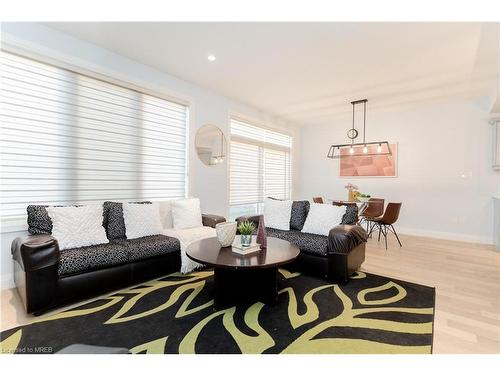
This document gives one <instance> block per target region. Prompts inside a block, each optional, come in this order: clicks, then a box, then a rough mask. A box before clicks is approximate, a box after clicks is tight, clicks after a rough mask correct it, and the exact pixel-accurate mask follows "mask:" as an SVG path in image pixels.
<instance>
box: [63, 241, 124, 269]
mask: <svg viewBox="0 0 500 375" xmlns="http://www.w3.org/2000/svg"><path fill="white" fill-rule="evenodd" d="M127 262H128V254H127V248H126V247H125V246H123V245H121V244H117V243H107V244H102V245H92V246H85V247H78V248H74V249H66V250H64V251H61V252H60V259H59V268H58V273H59V276H66V275H70V274H75V273H82V272H88V271H93V270H97V269H100V268H107V267H112V266H116V265H118V264H123V263H127Z"/></svg>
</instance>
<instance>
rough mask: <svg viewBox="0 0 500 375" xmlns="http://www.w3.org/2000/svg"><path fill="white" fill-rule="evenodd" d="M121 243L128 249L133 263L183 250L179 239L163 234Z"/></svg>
mask: <svg viewBox="0 0 500 375" xmlns="http://www.w3.org/2000/svg"><path fill="white" fill-rule="evenodd" d="M119 243H120V244H123V245H124V246H125V247H126V250H127V254H128V258H129V260H130V261H131V262H133V261H136V260H140V259H146V258H151V257H154V256H158V255H164V254H169V253H172V252H174V251H180V248H181V246H180V243H179V240H178V239H177V238H173V237H168V236H164V235H162V234H157V235H154V236H147V237H140V238H134V239H131V240H126V241H120V242H119Z"/></svg>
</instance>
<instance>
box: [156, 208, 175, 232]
mask: <svg viewBox="0 0 500 375" xmlns="http://www.w3.org/2000/svg"><path fill="white" fill-rule="evenodd" d="M171 202H172V201H161V202H158V205H159V206H160V219H161V225H162V226H163V229H171V228H173V227H174V222H173V220H172V203H171Z"/></svg>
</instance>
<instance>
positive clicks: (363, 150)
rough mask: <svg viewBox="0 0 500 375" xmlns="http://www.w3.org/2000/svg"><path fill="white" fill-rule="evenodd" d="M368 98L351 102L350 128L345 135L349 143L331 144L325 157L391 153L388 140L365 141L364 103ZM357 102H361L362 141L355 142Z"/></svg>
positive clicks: (356, 134)
mask: <svg viewBox="0 0 500 375" xmlns="http://www.w3.org/2000/svg"><path fill="white" fill-rule="evenodd" d="M367 102H368V99H361V100H355V101H353V102H351V104H352V128H351V129H349V130H348V131H347V137H348V138H349V139H350V140H351V143H344V144H335V145H331V146H330V149H329V150H328V154H327V157H329V158H330V159H338V158H341V157H343V156H370V155H392V152H391V148H390V147H389V142H387V141H378V142H366V103H367ZM358 104H363V142H357V143H355V142H354V140H355V139H356V138H358V136H359V132H358V131H357V130H356V128H355V123H354V113H355V107H356V105H358Z"/></svg>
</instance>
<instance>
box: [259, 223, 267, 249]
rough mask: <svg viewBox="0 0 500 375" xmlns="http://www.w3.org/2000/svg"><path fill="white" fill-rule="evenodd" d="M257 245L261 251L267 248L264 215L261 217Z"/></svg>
mask: <svg viewBox="0 0 500 375" xmlns="http://www.w3.org/2000/svg"><path fill="white" fill-rule="evenodd" d="M257 243H258V244H259V245H260V248H261V249H265V248H266V247H267V232H266V224H265V223H264V215H260V216H259V226H258V227H257Z"/></svg>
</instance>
